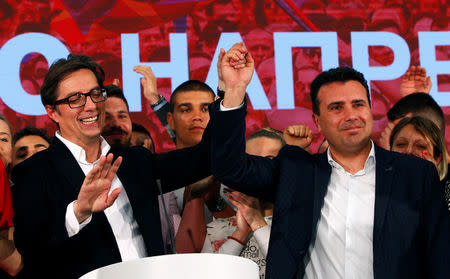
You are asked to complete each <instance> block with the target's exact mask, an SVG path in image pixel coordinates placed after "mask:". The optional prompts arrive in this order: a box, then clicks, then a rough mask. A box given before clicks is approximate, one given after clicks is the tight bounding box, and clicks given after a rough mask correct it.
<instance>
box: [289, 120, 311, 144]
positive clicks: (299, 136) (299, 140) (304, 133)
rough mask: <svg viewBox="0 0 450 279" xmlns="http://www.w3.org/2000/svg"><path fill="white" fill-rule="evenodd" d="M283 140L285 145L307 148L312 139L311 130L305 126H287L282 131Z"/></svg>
mask: <svg viewBox="0 0 450 279" xmlns="http://www.w3.org/2000/svg"><path fill="white" fill-rule="evenodd" d="M283 139H284V141H285V142H286V143H287V144H290V145H297V146H299V147H301V148H307V147H308V146H309V145H310V144H311V142H312V139H313V136H312V131H311V128H309V127H308V126H306V125H292V126H288V127H286V128H285V129H284V131H283Z"/></svg>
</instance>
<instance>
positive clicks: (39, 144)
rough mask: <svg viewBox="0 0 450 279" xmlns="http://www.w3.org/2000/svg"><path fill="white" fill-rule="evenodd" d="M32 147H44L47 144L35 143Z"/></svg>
mask: <svg viewBox="0 0 450 279" xmlns="http://www.w3.org/2000/svg"><path fill="white" fill-rule="evenodd" d="M34 147H35V148H36V147H46V148H48V146H47V145H45V144H42V143H37V144H35V145H34Z"/></svg>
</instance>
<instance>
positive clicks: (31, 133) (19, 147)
mask: <svg viewBox="0 0 450 279" xmlns="http://www.w3.org/2000/svg"><path fill="white" fill-rule="evenodd" d="M12 144H13V153H12V166H13V167H14V166H15V165H17V164H18V163H20V162H22V161H24V160H26V159H28V158H29V157H31V155H33V154H35V153H37V152H39V151H41V150H44V149H47V148H48V147H49V146H50V138H49V137H48V135H47V131H46V130H44V129H38V128H35V127H31V126H29V127H25V128H23V129H22V130H19V131H17V133H15V134H14V137H13V140H12Z"/></svg>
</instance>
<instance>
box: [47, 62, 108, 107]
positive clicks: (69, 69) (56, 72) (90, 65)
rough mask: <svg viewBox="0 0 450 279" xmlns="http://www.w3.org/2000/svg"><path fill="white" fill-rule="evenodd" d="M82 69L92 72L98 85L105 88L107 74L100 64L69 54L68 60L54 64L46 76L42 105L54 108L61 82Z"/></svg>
mask: <svg viewBox="0 0 450 279" xmlns="http://www.w3.org/2000/svg"><path fill="white" fill-rule="evenodd" d="M81 69H88V70H90V71H92V73H94V75H95V77H96V78H97V82H98V85H99V86H100V87H103V81H104V80H105V72H104V71H103V69H102V67H100V65H99V64H97V63H96V62H95V61H94V60H92V59H91V58H90V57H89V56H87V55H83V54H69V55H68V56H67V59H65V58H61V59H59V60H57V61H56V62H54V63H53V64H52V65H51V66H50V69H49V70H48V72H47V74H46V75H45V79H44V83H43V84H42V86H41V90H40V94H41V101H42V104H43V105H44V106H46V105H52V106H53V105H54V104H55V102H56V90H57V89H58V84H59V83H60V81H61V80H62V79H63V78H64V77H66V76H67V75H69V74H71V73H73V72H75V71H78V70H81Z"/></svg>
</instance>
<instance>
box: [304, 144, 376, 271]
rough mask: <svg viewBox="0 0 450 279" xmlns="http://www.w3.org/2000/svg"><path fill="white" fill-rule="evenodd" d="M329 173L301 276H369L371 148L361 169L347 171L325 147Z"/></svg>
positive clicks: (372, 193)
mask: <svg viewBox="0 0 450 279" xmlns="http://www.w3.org/2000/svg"><path fill="white" fill-rule="evenodd" d="M327 155H328V163H329V164H330V165H331V177H330V182H329V184H328V189H327V193H326V195H325V200H324V204H323V207H322V209H321V212H320V218H319V221H318V226H317V234H316V239H315V242H314V243H312V244H311V245H310V247H309V251H308V256H309V257H306V259H305V264H306V269H305V278H308V279H313V278H319V279H320V278H324V279H329V278H346V279H350V278H355V279H356V278H373V249H372V247H373V241H372V240H373V221H374V210H375V150H374V144H373V142H372V148H371V150H370V153H369V156H368V158H367V160H366V163H365V165H364V169H362V170H360V171H358V172H357V173H355V174H351V173H349V172H347V171H345V170H344V168H343V167H342V166H341V165H339V164H338V163H337V162H336V161H334V160H333V159H332V157H331V154H330V150H329V149H328V151H327Z"/></svg>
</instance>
